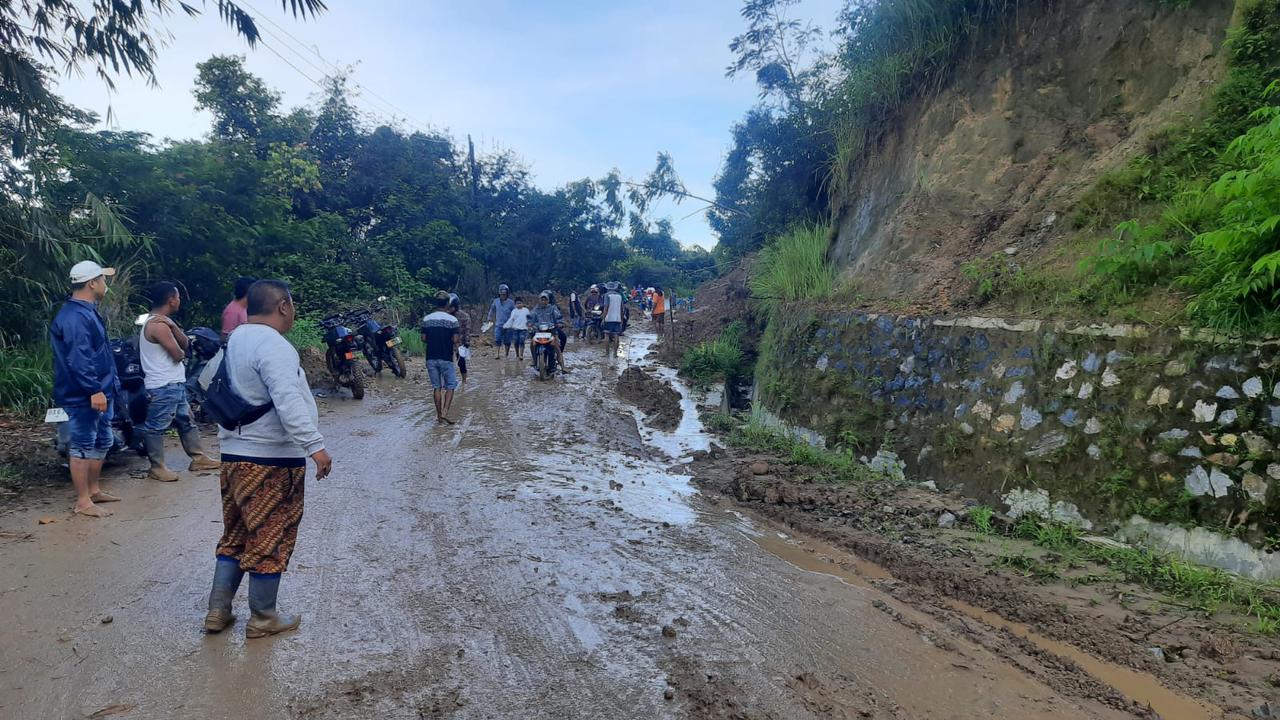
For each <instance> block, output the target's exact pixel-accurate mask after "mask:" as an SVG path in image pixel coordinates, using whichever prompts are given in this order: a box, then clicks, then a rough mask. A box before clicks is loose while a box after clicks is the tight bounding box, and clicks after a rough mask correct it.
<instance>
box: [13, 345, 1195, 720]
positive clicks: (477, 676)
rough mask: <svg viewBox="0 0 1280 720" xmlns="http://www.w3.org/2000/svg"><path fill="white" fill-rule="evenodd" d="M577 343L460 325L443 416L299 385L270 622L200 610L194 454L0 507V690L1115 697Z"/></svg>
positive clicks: (216, 712) (177, 711)
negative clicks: (542, 373)
mask: <svg viewBox="0 0 1280 720" xmlns="http://www.w3.org/2000/svg"><path fill="white" fill-rule="evenodd" d="M651 340H652V338H651V337H647V338H646V337H645V336H636V337H633V338H630V339H629V343H630V347H628V348H624V352H625V353H626V354H628V355H629V357H630V358H631V359H638V358H640V357H643V356H644V354H645V351H646V349H647V347H648V343H649V342H651ZM600 352H601V351H600V350H599V349H597V348H578V349H576V351H575V348H574V347H573V346H571V347H570V353H569V361H570V363H571V367H572V368H573V369H574V371H573V372H572V373H571V374H570V375H568V376H567V377H565V378H557V379H556V380H554V381H551V382H547V383H540V382H537V381H536V380H535V379H534V378H533V377H532V376H531V374H530V371H528V369H527V368H525V367H522V366H521V365H520V364H518V363H517V362H516V361H515V360H514V359H513V360H510V361H505V362H504V361H495V360H493V359H492V357H488V356H483V354H482V353H477V357H475V358H474V359H473V360H472V366H473V368H474V369H473V372H472V374H471V384H470V386H469V387H467V388H466V389H465V391H463V392H462V393H460V394H459V396H458V399H457V401H456V402H455V405H454V414H455V416H456V417H457V419H458V420H459V422H458V425H456V426H453V427H443V426H437V425H436V423H435V422H434V420H433V419H432V414H433V413H432V412H431V411H430V410H429V403H430V400H429V389H428V388H426V386H425V378H423V377H422V372H421V366H420V365H414V366H413V367H411V374H410V378H409V380H406V381H403V382H399V381H395V380H393V379H391V378H389V377H388V378H384V379H383V380H381V381H380V382H379V383H377V385H376V388H375V390H374V391H373V392H371V393H370V394H369V396H367V398H366V399H365V400H364V401H363V402H362V403H361V402H354V401H351V400H349V399H343V398H341V397H329V398H323V399H321V400H320V403H321V413H322V417H321V423H322V430H323V431H324V433H325V436H326V439H327V442H328V445H329V449H330V451H331V453H332V454H333V456H334V459H335V465H334V472H333V475H332V476H331V477H330V478H329V479H327V480H325V481H323V482H319V483H317V482H310V483H309V487H308V488H307V509H306V516H305V519H304V521H303V524H302V529H301V533H300V538H299V542H298V550H297V552H296V554H295V555H294V558H293V562H292V566H291V568H290V571H289V572H288V574H287V575H286V576H285V580H284V583H283V585H282V590H281V605H282V607H284V608H286V609H288V610H292V611H298V612H301V613H302V615H303V624H302V627H301V629H300V630H299V631H298V632H295V633H290V634H286V635H282V636H279V637H277V638H272V639H266V640H254V641H249V642H246V641H245V639H244V636H243V621H244V619H245V616H246V615H247V612H248V610H247V607H245V599H244V593H245V590H244V588H243V587H242V589H241V591H240V595H239V596H238V597H237V600H236V612H237V615H238V616H239V618H240V620H239V622H237V624H236V625H235V626H233V627H232V628H231V629H230V630H228V631H226V632H224V633H222V634H221V635H214V636H205V635H204V634H203V633H202V632H201V631H200V624H201V621H202V619H203V616H204V611H205V602H206V598H207V593H208V583H209V579H210V575H211V571H212V565H213V556H212V555H213V547H214V543H215V542H216V540H217V538H218V535H219V533H220V529H221V525H220V522H221V521H220V508H219V500H218V491H217V479H216V477H215V476H212V475H208V476H201V477H192V476H190V475H188V474H185V473H184V475H183V479H182V481H181V482H179V483H175V484H169V485H162V484H157V483H150V482H147V481H146V480H144V479H137V478H135V479H117V480H114V481H111V482H108V483H107V485H108V487H109V488H111V489H114V490H115V491H117V492H118V493H119V494H121V495H123V496H125V498H126V502H123V503H120V504H118V505H116V506H115V507H114V509H115V510H116V511H117V514H116V515H115V517H113V518H111V519H110V520H107V521H89V520H85V519H71V518H69V517H66V516H63V515H61V513H62V512H63V508H62V502H63V499H62V498H61V497H58V498H57V499H56V502H57V503H58V504H57V505H55V506H53V507H54V508H56V509H57V510H56V512H54V511H51V510H50V509H49V508H44V509H39V508H37V509H28V510H22V511H15V512H12V513H9V514H7V515H5V516H3V517H0V533H3V534H0V618H3V623H0V717H4V718H80V717H85V716H87V715H90V714H92V713H94V712H98V711H104V710H117V711H119V714H118V715H117V716H118V717H132V718H173V717H187V718H238V717H262V718H424V717H425V718H434V717H441V718H455V717H456V718H548V719H549V718H749V719H756V718H864V717H866V718H919V717H932V718H956V719H962V718H975V719H977V718H983V719H985V718H1031V719H1034V718H1125V717H1133V716H1134V715H1133V714H1132V713H1131V712H1130V711H1129V710H1128V709H1125V707H1126V706H1125V702H1124V699H1123V698H1120V699H1117V696H1116V695H1115V694H1114V693H1112V695H1110V696H1109V695H1108V693H1107V692H1105V691H1106V690H1109V688H1106V687H1103V689H1102V690H1100V691H1097V692H1091V691H1082V692H1066V691H1064V689H1063V687H1062V686H1061V684H1057V683H1053V682H1050V681H1049V680H1047V679H1046V678H1043V677H1038V676H1037V675H1036V673H1032V672H1027V671H1026V669H1025V668H1023V667H1020V666H1019V665H1018V664H1017V663H1015V662H1010V661H1009V660H1008V659H1007V658H1003V657H1001V656H999V655H997V654H996V653H993V652H991V651H989V650H988V649H986V648H984V647H983V646H982V645H980V644H979V643H976V642H973V641H972V640H971V639H970V638H968V637H966V636H965V635H964V634H963V633H958V632H955V631H954V630H953V629H952V628H950V627H949V626H947V625H946V624H944V623H941V622H939V621H937V620H935V619H933V618H931V617H929V616H927V615H925V614H922V613H918V612H914V611H913V610H911V609H910V608H908V607H906V606H904V605H901V604H900V603H898V602H897V601H895V600H893V599H892V598H891V597H890V596H889V595H887V594H885V593H883V592H881V591H880V590H878V589H877V588H876V587H875V585H874V583H873V582H871V581H873V580H883V578H877V577H876V576H875V575H876V571H875V569H874V566H864V567H862V569H861V570H860V569H859V567H858V566H854V565H850V564H848V563H835V562H828V561H818V560H814V558H815V557H816V556H815V554H814V552H813V551H814V546H813V545H812V544H811V543H806V542H805V541H802V540H799V539H795V538H788V537H786V536H784V535H782V534H780V533H779V532H778V531H777V530H776V529H771V528H770V526H768V525H767V524H765V523H762V522H760V521H757V520H754V519H752V518H749V517H747V516H745V515H742V514H740V513H738V512H734V511H732V510H729V509H727V508H726V507H724V506H722V505H719V504H716V503H713V502H711V501H708V500H707V499H705V498H703V497H702V496H700V495H698V494H697V493H696V492H695V491H694V490H693V489H692V487H691V486H690V478H689V476H688V475H686V474H684V473H682V472H681V469H682V467H683V464H682V460H687V458H685V457H684V456H685V455H686V454H687V453H688V452H690V451H692V450H698V449H705V448H706V447H707V445H708V440H707V439H706V438H705V437H702V436H699V435H698V433H697V426H696V414H694V413H692V412H691V410H692V402H691V401H688V400H685V401H682V406H683V407H684V409H685V413H684V418H683V419H682V420H681V421H680V423H679V424H678V426H677V427H676V428H675V429H673V430H669V431H668V430H657V429H653V428H645V427H639V426H638V425H637V418H639V417H642V416H643V413H641V412H640V411H639V410H636V409H635V408H634V407H632V406H629V405H626V404H625V403H624V402H623V401H622V400H620V399H619V398H618V397H617V395H616V393H615V391H614V387H615V385H616V383H617V379H618V373H619V372H620V371H621V370H622V369H623V368H624V367H625V366H626V364H627V358H620V359H617V360H615V361H614V363H613V364H612V365H609V366H606V365H605V363H604V362H603V361H602V358H601V355H600ZM655 372H656V373H657V374H658V375H659V376H662V377H665V378H667V379H668V380H670V379H671V377H670V374H669V372H666V371H657V370H655ZM691 416H692V417H691ZM171 445H172V443H171ZM171 451H172V452H174V453H175V454H176V453H177V452H178V451H177V450H176V448H171ZM173 460H174V461H176V460H177V458H176V457H174V458H173ZM49 514H57V515H58V516H59V517H60V521H59V522H57V523H54V524H51V525H44V526H37V520H38V518H39V517H40V516H43V515H49ZM831 552H834V551H831ZM806 558H807V560H806ZM815 562H820V563H822V564H820V565H814V564H813V563H815ZM826 565H830V566H831V567H838V568H844V569H842V570H839V571H838V572H837V571H831V570H830V568H826ZM850 567H853V570H848V568H850ZM824 570H825V571H824ZM850 573H852V575H850ZM859 579H863V580H867V582H859ZM1138 716H1142V714H1141V713H1139V715H1138ZM1148 716H1149V715H1148ZM1170 717H1173V716H1170ZM1203 717H1213V715H1211V714H1208V713H1206V714H1205V715H1203Z"/></svg>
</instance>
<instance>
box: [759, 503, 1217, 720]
mask: <svg viewBox="0 0 1280 720" xmlns="http://www.w3.org/2000/svg"><path fill="white" fill-rule="evenodd" d="M735 514H737V515H739V516H740V517H745V516H742V515H741V514H740V513H735ZM744 532H746V533H747V534H748V536H749V537H750V538H751V540H752V542H754V543H755V544H756V545H758V546H759V547H760V548H761V549H762V550H764V551H765V552H768V553H770V554H771V555H774V556H776V557H779V558H781V559H783V560H785V561H786V562H788V563H790V564H791V565H794V566H795V567H797V568H800V569H801V570H805V571H808V572H812V573H818V574H821V575H828V576H830V577H833V578H836V579H838V580H840V581H841V582H843V583H846V584H848V585H850V586H852V587H855V588H859V589H863V590H869V591H872V592H878V591H877V590H876V589H875V584H874V582H875V581H877V580H892V579H893V575H892V574H890V573H889V571H888V570H886V569H885V568H883V567H880V566H879V565H876V564H875V563H872V562H870V561H867V560H865V559H863V558H860V557H857V556H856V555H853V554H852V553H848V552H846V551H843V550H841V549H839V548H836V547H834V546H832V545H828V544H825V543H822V542H820V541H817V540H813V539H806V540H804V541H803V542H799V541H796V540H793V539H790V538H788V537H786V536H785V535H782V534H779V533H771V532H752V530H751V529H745V528H744ZM883 601H884V602H886V603H887V604H889V605H891V606H893V607H894V609H895V610H896V611H897V612H901V613H904V614H916V613H915V611H913V610H911V609H910V608H909V607H908V606H906V605H904V604H902V603H900V602H898V601H896V600H894V599H892V598H890V597H888V596H887V595H884V596H883ZM947 606H948V607H949V608H951V609H952V610H955V611H957V612H959V613H961V614H963V615H965V616H967V617H970V618H972V619H974V620H978V621H980V622H982V623H984V624H986V625H988V626H990V627H993V628H996V629H998V630H1008V631H1009V632H1011V633H1013V634H1014V635H1016V636H1018V637H1020V638H1022V639H1024V640H1027V641H1029V642H1031V643H1032V644H1034V645H1035V646H1036V647H1038V648H1040V649H1041V650H1044V651H1046V652H1050V653H1053V654H1054V655H1059V656H1061V657H1064V658H1068V659H1070V660H1071V661H1072V662H1075V663H1076V664H1077V665H1079V666H1080V667H1081V668H1083V669H1084V670H1085V671H1086V672H1087V673H1089V674H1090V675H1092V676H1093V677H1094V678H1095V679H1097V680H1100V681H1102V682H1104V683H1106V684H1107V685H1110V686H1111V687H1113V688H1115V689H1116V690H1117V691H1119V692H1120V693H1121V694H1122V695H1124V696H1125V697H1126V698H1128V699H1129V700H1130V701H1133V702H1135V703H1137V704H1138V705H1141V706H1145V707H1149V708H1151V709H1152V710H1154V711H1155V712H1156V713H1157V714H1158V715H1159V716H1160V717H1162V718H1167V719H1168V720H1175V719H1176V720H1217V719H1218V718H1222V717H1223V715H1222V713H1221V712H1219V711H1217V710H1215V709H1213V708H1210V707H1209V706H1208V705H1205V704H1204V703H1201V702H1199V701H1197V700H1195V699H1193V698H1189V697H1187V696H1185V695H1181V694H1179V693H1177V692H1174V691H1173V690H1170V689H1169V688H1167V687H1165V686H1164V685H1161V684H1160V682H1159V681H1158V680H1156V678H1155V677H1153V676H1151V675H1148V674H1146V673H1141V672H1138V671H1136V670H1132V669H1130V668H1126V667H1122V666H1120V665H1117V664H1115V663H1112V662H1107V661H1105V660H1101V659H1099V658H1096V657H1094V656H1092V655H1090V654H1088V653H1086V652H1084V651H1082V650H1080V649H1078V648H1076V647H1075V646H1073V645H1070V644H1067V643H1064V642H1059V641H1057V640H1053V639H1051V638H1048V637H1045V636H1044V635H1041V634H1039V633H1037V632H1035V631H1034V630H1032V629H1031V628H1030V627H1028V626H1026V625H1024V624H1022V623H1018V622H1013V621H1009V620H1005V619H1004V618H1002V617H1000V616H999V615H997V614H995V613H992V612H988V611H986V610H982V609H981V608H977V607H974V606H973V605H969V604H968V603H964V602H960V601H958V600H948V601H947ZM919 619H920V620H921V621H923V620H924V616H923V615H920V618H919Z"/></svg>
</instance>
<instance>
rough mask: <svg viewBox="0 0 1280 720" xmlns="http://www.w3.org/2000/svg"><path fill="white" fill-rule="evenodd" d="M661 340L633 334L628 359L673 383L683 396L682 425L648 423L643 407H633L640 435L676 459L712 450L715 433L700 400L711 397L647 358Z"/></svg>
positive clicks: (674, 372) (652, 336)
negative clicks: (662, 426)
mask: <svg viewBox="0 0 1280 720" xmlns="http://www.w3.org/2000/svg"><path fill="white" fill-rule="evenodd" d="M657 341H658V336H657V335H653V334H650V333H638V334H636V335H634V336H632V337H631V338H630V341H629V342H628V343H627V347H626V354H627V355H626V356H627V362H628V363H629V364H631V365H636V366H638V367H642V368H644V369H646V370H648V371H650V372H651V373H653V374H654V375H655V376H657V377H659V378H661V379H663V380H665V381H667V382H668V383H670V384H671V387H672V388H674V389H675V391H676V392H677V393H678V394H679V395H680V424H679V425H678V426H676V429H675V430H672V431H669V432H668V431H663V430H657V429H655V428H650V427H647V426H645V424H644V415H643V414H642V413H641V412H640V411H639V410H637V409H635V408H631V413H632V414H633V415H635V418H636V422H637V423H638V424H639V426H640V436H641V438H643V439H644V441H645V443H646V444H648V445H650V446H652V447H655V448H657V449H658V450H661V451H662V452H663V453H666V455H668V456H669V457H671V458H672V459H676V458H680V457H683V456H686V455H688V454H689V453H693V452H697V451H699V450H709V449H710V448H711V436H710V435H709V434H707V431H706V428H704V427H703V426H702V419H701V418H700V417H699V416H698V404H699V400H701V401H703V402H704V403H705V402H708V401H709V400H708V399H707V398H705V397H703V394H702V393H699V392H697V391H695V390H694V389H693V388H691V387H689V386H688V385H686V384H685V382H684V381H683V380H681V379H680V378H679V377H677V375H676V370H675V369H674V368H669V367H667V366H665V365H657V364H656V363H654V362H653V361H652V360H650V359H649V358H648V357H647V356H648V354H649V351H650V349H651V348H652V347H653V345H654V344H655V343H656V342H657Z"/></svg>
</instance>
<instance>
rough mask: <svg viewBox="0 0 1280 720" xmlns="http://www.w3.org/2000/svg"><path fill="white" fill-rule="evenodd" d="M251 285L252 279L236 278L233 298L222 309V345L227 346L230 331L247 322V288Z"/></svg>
mask: <svg viewBox="0 0 1280 720" xmlns="http://www.w3.org/2000/svg"><path fill="white" fill-rule="evenodd" d="M251 285H253V278H251V277H238V278H236V285H235V289H234V293H235V298H234V299H232V301H231V302H229V303H227V306H226V307H225V308H223V309H222V344H223V345H226V344H227V338H228V337H229V336H230V335H231V331H232V330H235V329H236V328H238V327H240V326H241V325H243V324H245V323H246V322H249V314H248V310H247V308H248V305H249V286H251Z"/></svg>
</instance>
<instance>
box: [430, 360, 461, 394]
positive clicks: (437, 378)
mask: <svg viewBox="0 0 1280 720" xmlns="http://www.w3.org/2000/svg"><path fill="white" fill-rule="evenodd" d="M427 375H429V376H430V377H431V387H433V388H435V389H436V390H457V389H458V373H457V368H455V367H454V365H453V360H428V361H427Z"/></svg>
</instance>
